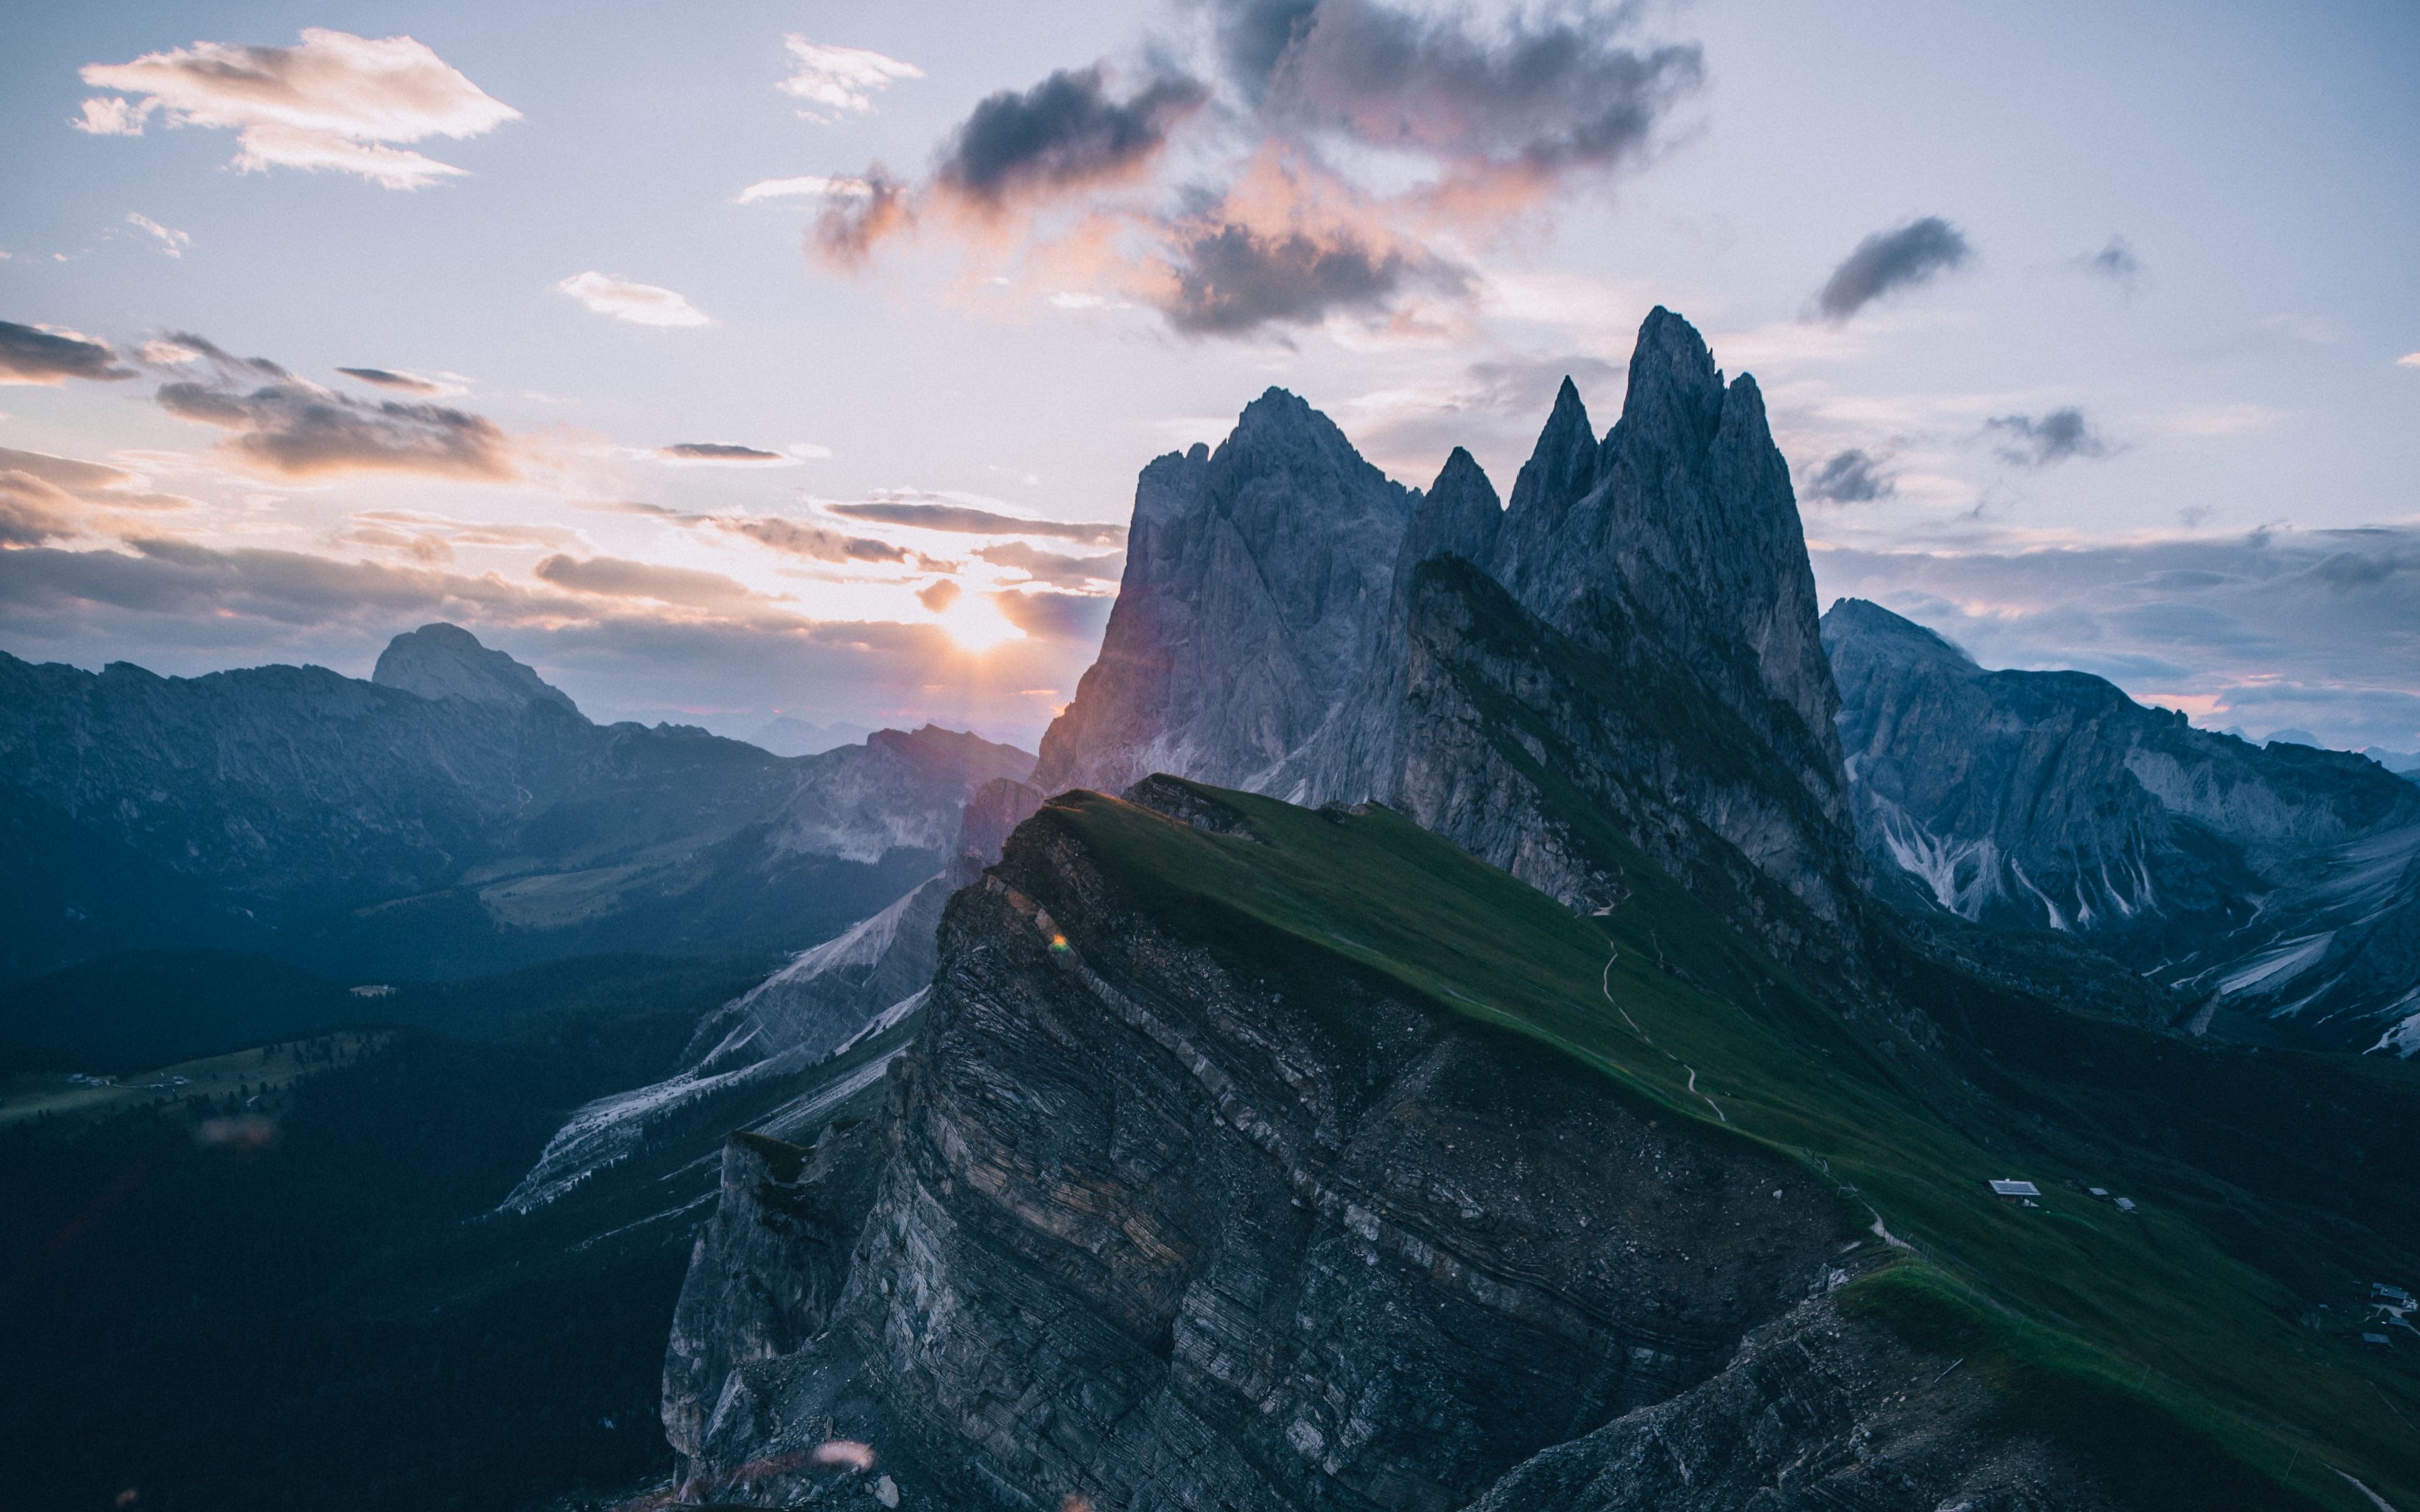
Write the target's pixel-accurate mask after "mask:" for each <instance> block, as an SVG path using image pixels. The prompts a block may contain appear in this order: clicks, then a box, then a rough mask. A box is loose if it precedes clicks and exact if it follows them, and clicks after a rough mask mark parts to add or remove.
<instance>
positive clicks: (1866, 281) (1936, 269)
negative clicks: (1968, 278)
mask: <svg viewBox="0 0 2420 1512" xmlns="http://www.w3.org/2000/svg"><path fill="white" fill-rule="evenodd" d="M1969 255H1971V249H1969V248H1968V247H1967V245H1966V239H1965V237H1964V236H1962V234H1960V232H1959V230H1958V228H1957V227H1956V226H1954V225H1951V224H1949V223H1948V222H1947V221H1945V220H1943V219H1942V218H1941V217H1939V216H1937V215H1928V216H1926V217H1925V218H1924V219H1923V220H1920V221H1911V222H1909V223H1908V224H1905V225H1903V226H1900V228H1899V229H1898V230H1896V231H1877V232H1875V233H1874V234H1873V235H1872V236H1869V237H1868V238H1866V239H1865V240H1863V241H1860V242H1858V243H1857V246H1856V250H1855V251H1854V252H1852V253H1850V254H1849V255H1848V256H1847V257H1846V258H1845V259H1843V260H1842V262H1841V264H1840V266H1839V267H1838V268H1835V269H1833V270H1832V276H1831V277H1830V278H1828V279H1826V280H1824V282H1823V289H1822V291H1821V292H1819V293H1818V294H1817V295H1816V296H1815V308H1816V309H1817V310H1818V311H1819V312H1820V313H1821V314H1822V315H1823V316H1824V318H1826V319H1828V320H1835V321H1838V320H1846V319H1847V318H1849V316H1853V315H1854V314H1856V313H1857V312H1858V311H1859V310H1862V309H1864V308H1865V307H1866V306H1867V305H1868V304H1870V303H1872V302H1873V301H1875V300H1878V299H1880V298H1881V297H1882V296H1884V295H1885V294H1887V293H1889V292H1890V291H1891V290H1893V289H1896V288H1906V287H1909V286H1911V285H1916V284H1921V283H1924V282H1926V281H1927V280H1929V279H1931V278H1932V277H1934V276H1935V275H1937V274H1939V273H1941V272H1944V271H1946V270H1949V269H1952V268H1956V267H1958V266H1959V265H1960V264H1962V263H1963V262H1965V261H1966V259H1967V257H1968V256H1969Z"/></svg>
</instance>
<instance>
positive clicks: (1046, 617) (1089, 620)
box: [991, 591, 1112, 645]
mask: <svg viewBox="0 0 2420 1512" xmlns="http://www.w3.org/2000/svg"><path fill="white" fill-rule="evenodd" d="M991 601H992V603H993V604H995V605H996V606H998V607H999V609H1000V612H1001V615H1002V616H1004V617H1005V618H1006V619H1007V621H1008V623H1009V624H1011V625H1016V627H1017V628H1018V629H1020V630H1022V631H1024V632H1025V633H1026V634H1027V635H1030V636H1033V637H1035V638H1037V639H1039V640H1073V641H1077V642H1078V643H1081V644H1085V645H1092V644H1095V643H1097V642H1098V641H1099V640H1100V637H1101V629H1102V627H1103V626H1104V625H1108V624H1109V605H1110V603H1111V602H1112V601H1111V599H1110V598H1109V595H1107V594H1055V593H1050V592H1047V591H1035V592H1031V593H1011V594H992V595H991Z"/></svg>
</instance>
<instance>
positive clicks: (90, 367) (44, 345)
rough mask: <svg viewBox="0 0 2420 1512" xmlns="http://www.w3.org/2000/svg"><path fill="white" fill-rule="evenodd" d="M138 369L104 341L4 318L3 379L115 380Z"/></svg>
mask: <svg viewBox="0 0 2420 1512" xmlns="http://www.w3.org/2000/svg"><path fill="white" fill-rule="evenodd" d="M132 377H134V369H132V368H131V367H127V366H125V365H124V364H122V363H119V362H118V360H117V354H116V352H114V351H112V350H110V349H109V347H106V346H104V345H103V344H101V342H97V341H85V340H81V339H79V338H77V337H74V336H61V335H56V334H54V333H53V332H48V331H43V330H41V329H39V328H38V327H35V326H21V325H19V324H17V323H16V322H15V321H13V320H0V383H45V384H56V383H64V382H66V381H67V380H68V379H69V378H91V379H95V380H98V381H101V382H105V383H114V382H116V381H117V380H118V379H120V378H132Z"/></svg>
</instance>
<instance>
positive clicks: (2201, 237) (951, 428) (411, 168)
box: [0, 0, 2420, 751]
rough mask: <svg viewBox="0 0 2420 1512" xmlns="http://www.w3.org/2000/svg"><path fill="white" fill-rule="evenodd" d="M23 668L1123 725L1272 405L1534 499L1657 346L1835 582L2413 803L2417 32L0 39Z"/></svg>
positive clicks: (1161, 13) (692, 23) (792, 10)
mask: <svg viewBox="0 0 2420 1512" xmlns="http://www.w3.org/2000/svg"><path fill="white" fill-rule="evenodd" d="M0 42H5V45H0V152H5V161H6V162H8V164H9V169H8V193H6V194H5V195H0V650H6V651H8V653H10V654H12V655H15V656H22V657H25V658H27V659H31V660H37V661H65V662H70V663H72V664H75V665H78V666H84V667H98V666H100V665H101V664H103V663H105V662H108V661H112V660H127V661H132V662H135V663H138V664H140V665H142V666H145V667H147V668H150V669H152V670H153V671H159V672H162V673H165V674H172V675H191V674H196V673H200V672H205V671H214V670H219V669H223V668H229V667H239V666H249V665H257V664H261V663H265V662H274V661H308V662H315V663H318V664H320V665H324V666H329V667H334V668H335V669H337V670H339V671H346V672H349V673H353V674H356V675H366V674H367V672H368V671H369V670H370V668H371V666H372V664H373V663H374V662H375V660H376V657H377V654H378V651H379V649H380V647H381V646H382V645H383V644H384V643H385V641H386V640H387V639H388V638H390V637H391V636H393V635H394V634H396V633H397V632H399V631H401V630H405V629H410V628H412V627H413V626H415V625H420V624H423V623H426V622H427V621H430V620H437V619H445V620H451V621H453V622H455V623H457V624H460V625H465V626H466V627H468V628H470V629H472V630H473V632H475V633H476V634H478V635H479V636H480V637H481V638H482V639H483V640H487V641H488V642H489V644H493V645H499V646H502V647H504V649H506V650H508V651H510V652H512V653H513V654H514V655H515V656H520V658H521V659H523V660H525V661H528V662H530V663H531V664H533V665H535V666H536V667H537V668H538V669H539V670H540V671H541V672H542V673H543V674H544V675H546V676H547V677H548V678H549V679H550V680H551V681H552V682H554V683H556V684H557V685H558V686H560V687H563V688H564V689H565V690H566V691H567V692H569V693H570V694H571V695H572V696H573V697H574V698H575V699H576V700H578V701H579V702H580V703H581V705H582V708H583V709H585V710H586V711H587V712H589V713H590V714H591V715H592V716H594V717H599V718H623V717H629V718H641V719H645V720H649V721H653V720H657V719H673V720H675V721H679V722H686V723H695V724H703V725H705V726H706V727H708V728H710V729H714V730H717V731H719V732H721V733H732V734H740V735H744V734H746V733H750V732H751V731H752V730H753V729H755V728H757V727H758V726H761V725H763V724H765V723H766V722H768V720H769V719H771V718H773V717H776V716H788V717H796V718H803V719H807V720H810V721H818V722H821V721H844V722H847V723H853V724H859V725H877V724H914V723H918V722H922V721H923V720H926V719H931V720H934V721H937V722H939V723H942V724H946V725H951V726H954V727H960V728H973V729H976V730H979V731H981V732H983V733H986V734H989V735H992V736H994V737H996V738H1003V739H1011V740H1016V741H1018V742H1021V743H1025V744H1027V745H1028V746H1029V747H1030V746H1031V744H1032V742H1034V741H1035V740H1037V739H1038V737H1039V735H1040V733H1041V731H1042V729H1043V727H1044V726H1045V725H1046V724H1047V720H1048V719H1049V717H1051V715H1052V714H1053V713H1054V712H1055V711H1056V710H1057V709H1058V708H1059V707H1061V706H1062V705H1063V704H1064V703H1065V702H1066V701H1067V700H1068V699H1069V698H1070V697H1072V695H1073V691H1074V688H1075V686H1076V679H1077V678H1078V676H1079V675H1080V674H1081V672H1082V671H1083V669H1084V667H1085V666H1087V665H1088V664H1089V663H1090V661H1091V659H1092V656H1093V653H1094V649H1095V647H1096V645H1097V643H1098V639H1099V633H1100V627H1101V625H1102V623H1103V621H1104V620H1105V618H1106V615H1107V610H1108V606H1109V602H1110V597H1111V595H1113V594H1114V592H1115V589H1116V582H1117V577H1118V573H1119V571H1120V570H1121V567H1122V557H1121V554H1120V548H1121V545H1122V542H1123V536H1124V531H1123V526H1124V522H1125V517H1126V515H1127V512H1128V509H1129V507H1130V504H1131V498H1132V488H1133V479H1134V476H1135V474H1136V472H1137V471H1139V470H1140V467H1141V466H1142V464H1143V463H1144V462H1146V461H1147V460H1149V459H1150V458H1151V457H1152V456H1154V455H1159V454H1161V453H1164V452H1167V451H1170V450H1175V449H1181V448H1183V447H1185V446H1187V445H1189V444H1191V443H1193V442H1195V441H1207V442H1210V443H1213V444H1215V443H1216V442H1217V441H1218V440H1219V439H1220V438H1221V437H1222V436H1223V435H1224V434H1225V433H1226V431H1227V430H1228V428H1229V427H1230V426H1231V425H1232V424H1233V417H1234V415H1235V413H1236V411H1237V410H1239V409H1241V408H1242V407H1243V405H1244V404H1245V403H1247V402H1249V400H1250V399H1251V398H1252V397H1254V396H1255V395H1256V394H1258V393H1260V392H1261V391H1262V390H1263V389H1264V388H1266V387H1267V386H1269V385H1271V384H1279V385H1282V386H1284V387H1286V388H1289V389H1292V390H1294V391H1295V392H1296V393H1301V394H1303V395H1304V396H1305V397H1306V398H1308V399H1309V400H1310V401H1311V403H1312V404H1313V405H1314V406H1316V407H1318V408H1319V409H1323V410H1324V411H1325V412H1326V413H1327V414H1328V415H1329V416H1331V417H1332V418H1333V419H1334V420H1335V421H1336V422H1337V423H1338V424H1340V425H1342V427H1343V429H1344V431H1345V432H1346V434H1347V435H1348V436H1350V437H1351V438H1352V439H1353V440H1354V441H1355V443H1356V444H1357V445H1358V446H1359V447H1360V448H1361V449H1362V450H1363V451H1364V452H1365V454H1367V455H1369V456H1370V457H1371V458H1372V460H1373V461H1374V462H1376V463H1377V464H1378V465H1379V466H1381V467H1383V468H1385V469H1386V470H1387V471H1388V472H1389V473H1390V474H1392V475H1393V476H1395V477H1397V478H1398V479H1400V480H1402V481H1403V482H1404V483H1406V484H1407V485H1411V486H1422V485H1425V484H1426V483H1427V482H1428V481H1429V480H1430V479H1431V478H1433V477H1434V476H1435V472H1436V471H1437V469H1438V468H1439V466H1440V465H1441V464H1442V463H1443V460H1444V458H1445V455H1446V454H1447V453H1448V451H1449V450H1450V448H1451V447H1453V446H1455V445H1464V446H1467V447H1468V448H1469V449H1470V450H1471V452H1472V453H1473V454H1474V455H1476V456H1477V457H1478V458H1479V460H1480V461H1481V463H1482V465H1484V466H1485V468H1486V469H1487V471H1488V472H1489V474H1490V475H1491V477H1493V478H1494V480H1495V481H1496V483H1497V486H1498V488H1499V489H1508V488H1509V486H1510V483H1511V479H1512V473H1513V472H1514V471H1516V470H1517V468H1518V466H1519V464H1520V461H1521V459H1522V458H1523V457H1524V455H1526V454H1527V452H1528V447H1529V445H1530V443H1531V441H1532V440H1534V438H1535V435H1536V433H1537V430H1538V427H1539V426H1540V425H1541V424H1543V423H1544V417H1545V414H1546V410H1547V408H1548V405H1549V403H1550V401H1551V398H1552V395H1553V393H1554V389H1555V386H1556V384H1557V383H1558V382H1559V380H1560V378H1562V377H1563V376H1564V375H1566V374H1569V375H1570V376H1572V377H1573V378H1575V380H1576V381H1577V382H1578V384H1579V387H1580V390H1581V393H1582V394H1583V396H1584V397H1585V398H1586V399H1587V401H1588V402H1589V404H1590V412H1591V414H1592V415H1593V417H1594V418H1595V420H1596V423H1597V424H1598V425H1599V426H1600V427H1603V426H1605V425H1607V424H1611V422H1612V421H1613V419H1614V418H1615V417H1616V415H1617V414H1618V412H1619V409H1620V404H1621V385H1622V378H1623V368H1624V364H1625V363H1626V361H1627V358H1628V355H1629V348H1630V345H1631V342H1632V339H1633V336H1634V334H1635V332H1636V331H1637V325H1638V322H1639V321H1640V319H1641V318H1642V317H1643V316H1645V314H1646V312H1647V311H1648V310H1649V309H1651V308H1652V307H1653V306H1654V305H1656V304H1659V303H1660V304H1663V305H1667V306H1668V307H1670V308H1672V309H1674V310H1676V311H1678V312H1680V313H1681V314H1683V315H1684V316H1688V317H1689V318H1690V319H1691V320H1692V321H1693V322H1694V323H1696V324H1697V325H1698V326H1699V329H1700V330H1701V331H1702V332H1704V333H1705V334H1706V336H1707V338H1708V341H1709V342H1710V344H1711V345H1712V346H1713V347H1714V354H1715V357H1716V360H1717V361H1718V362H1720V363H1722V364H1723V365H1724V366H1725V368H1726V369H1727V370H1729V371H1730V372H1734V373H1736V372H1739V371H1743V370H1745V371H1749V372H1752V373H1754V374H1755V375H1756V377H1757V378H1758V380H1759V382H1760V384H1761V386H1762V387H1763V390H1764V392H1765V394H1766V397H1767V402H1768V405H1769V408H1770V409H1771V413H1772V416H1773V420H1774V424H1775V428H1776V439H1777V440H1778V441H1779V443H1780V445H1781V447H1782V449H1783V451H1784V453H1785V455H1787V456H1788V457H1789V459H1790V461H1791V464H1792V473H1793V477H1794V480H1795V485H1796V488H1797V492H1798V497H1799V503H1800V509H1801V513H1802V514H1803V516H1804V517H1805V519H1806V523H1807V537H1808V545H1809V548H1810V553H1811V556H1812V559H1813V562H1814V565H1815V572H1816V577H1817V580H1818V585H1819V588H1820V590H1821V592H1822V594H1823V597H1824V599H1825V601H1826V602H1828V601H1829V600H1830V599H1832V598H1833V597H1836V596H1838V595H1841V594H1856V595H1858V596H1862V597H1867V598H1871V599H1874V600H1876V601H1877V602H1880V603H1882V604H1885V605H1886V606H1888V607H1890V608H1892V609H1898V610H1899V611H1900V612H1902V613H1905V614H1908V615H1909V616H1911V617H1912V618H1915V619H1916V620H1918V621H1920V622H1921V623H1924V624H1926V625H1931V626H1932V627H1933V628H1935V629H1937V630H1940V631H1941V632H1943V633H1944V634H1946V635H1947V636H1949V637H1950V638H1951V639H1953V640H1957V641H1958V642H1959V643H1961V644H1962V645H1963V646H1965V647H1966V648H1967V649H1968V650H1969V651H1970V652H1972V653H1973V654H1974V655H1975V656H1977V657H1978V659H1979V660H1981V661H1982V662H1983V663H1984V664H1985V665H1987V666H2009V667H2030V668H2049V667H2076V668H2082V669H2084V670H2086V671H2094V672H2098V673H2101V674H2102V675H2104V676H2107V677H2109V678H2111V679H2112V680H2114V681H2116V682H2117V683H2118V685H2119V686H2121V687H2124V688H2125V689H2126V690H2127V691H2128V692H2130V693H2132V694H2133V695H2134V696H2135V697H2137V698H2139V699H2143V700H2146V701H2149V702H2160V703H2164V704H2166V705H2169V706H2172V707H2176V708H2180V709H2183V710H2185V711H2186V712H2188V713H2189V714H2190V715H2191V716H2192V717H2194V718H2195V721H2196V722H2197V723H2199V724H2202V725H2204V726H2206V727H2209V728H2214V729H2235V730H2239V731H2242V732H2244V733H2249V734H2251V735H2253V736H2254V737H2256V738H2258V737H2265V736H2267V735H2270V734H2273V733H2279V732H2294V733H2297V734H2296V735H2295V738H2301V737H2302V736H2303V735H2308V736H2309V737H2311V738H2313V739H2316V740H2318V741H2319V742H2320V743H2324V744H2329V745H2335V746H2341V747H2345V748H2367V747H2378V748H2386V749H2390V750H2397V751H2412V750H2420V487H2415V479H2420V255H2415V249H2420V69H2413V67H2412V62H2413V60H2414V59H2415V58H2420V9H2415V8H2412V7H2411V6H2409V5H2405V4H2395V3H2377V4H2369V5H2361V4H2343V5H2338V6H2334V7H2329V8H2276V7H2257V6H2252V5H2226V4H2200V5H2191V6H2187V5H2161V4H2143V5H2137V6H2129V7H2122V8H2121V7H2098V6H2085V5H2060V4H2040V5H2026V6H2009V5H1998V6H1986V5H1965V6H1933V5H1917V4H1904V5H1879V4H1859V3H1854V0H1847V3H1840V4H1830V5H1823V6H1816V5H1811V4H1790V3H1782V4H1773V3H1767V4H1761V5H1754V6H1751V5H1745V4H1737V5H1733V4H1700V5H1672V4H1661V3H1651V4H1640V5H1635V6H1605V5H1599V6H1589V5H1577V6H1562V7H1547V8H1536V7H1528V8H1507V7H1502V6H1473V7H1468V8H1449V7H1443V6H1436V5H1428V4H1417V3H1403V4H1398V3H1391V0H1164V3H1158V4H1108V3H1097V0H1074V3H1063V4H1059V5H1054V6H1051V7H1047V8H1002V7H978V6H965V5H952V6H944V5H938V4H936V5H899V4H891V5H871V4H865V5H854V4H818V3H804V0H792V3H790V4H784V5H772V4H747V3H742V4H732V5H723V6H717V7H713V8H710V13H701V12H698V11H696V10H695V8H681V9H675V8H662V7H635V6H612V5H596V4H590V5H582V6H578V7H573V6H569V5H544V4H530V5H518V6H511V7H498V6H493V5H477V6H473V5H468V4H454V3H442V4H402V5H362V4H330V3H323V0H311V3H306V4H287V3H262V4H230V3H218V4H210V5H176V4H125V5H117V6H112V7H107V8H102V7H45V8H33V7H17V8H11V10H10V11H9V12H8V15H7V16H6V18H5V19H0Z"/></svg>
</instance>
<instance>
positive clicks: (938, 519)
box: [823, 499, 1126, 546]
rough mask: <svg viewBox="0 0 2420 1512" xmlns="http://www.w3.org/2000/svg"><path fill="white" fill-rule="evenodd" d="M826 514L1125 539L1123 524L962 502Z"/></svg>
mask: <svg viewBox="0 0 2420 1512" xmlns="http://www.w3.org/2000/svg"><path fill="white" fill-rule="evenodd" d="M823 508H824V510H825V512H826V513H828V514H832V515H838V516H840V517H843V518H845V519H862V520H871V521H873V522H875V523H876V524H880V525H912V526H914V527H916V528H917V529H918V530H925V531H948V532H954V533H957V534H963V535H1040V536H1047V537H1050V538H1053V539H1057V540H1063V541H1079V542H1082V543H1083V544H1085V545H1087V546H1119V545H1123V544H1124V543H1125V538H1126V528H1125V526H1123V525H1105V524H1100V523H1097V522H1095V521H1092V520H1070V519H1027V518H1024V517H1021V516H1017V515H1002V514H999V513H997V512H995V511H992V510H988V509H975V508H972V507H970V506H968V505H965V504H938V503H923V502H916V501H905V500H892V499H876V500H869V501H864V502H860V503H845V504H841V503H827V504H825V505H823Z"/></svg>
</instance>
